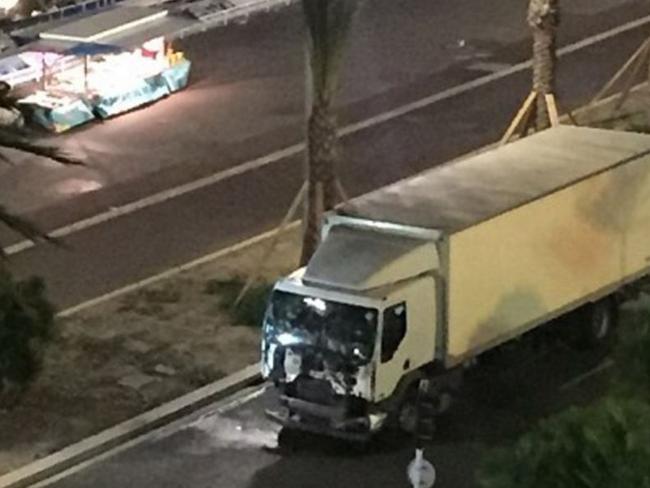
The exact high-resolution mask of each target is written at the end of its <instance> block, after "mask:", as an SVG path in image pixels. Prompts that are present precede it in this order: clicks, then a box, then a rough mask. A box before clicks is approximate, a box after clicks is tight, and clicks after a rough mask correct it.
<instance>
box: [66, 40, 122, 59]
mask: <svg viewBox="0 0 650 488" xmlns="http://www.w3.org/2000/svg"><path fill="white" fill-rule="evenodd" d="M122 51H124V48H122V47H120V46H114V45H111V44H100V43H96V42H80V43H78V44H75V45H73V46H72V47H70V48H68V49H66V50H65V51H64V52H63V53H62V54H66V55H72V56H97V55H100V54H114V53H119V52H122Z"/></svg>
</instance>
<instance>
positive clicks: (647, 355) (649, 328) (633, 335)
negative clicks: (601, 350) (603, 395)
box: [613, 311, 650, 402]
mask: <svg viewBox="0 0 650 488" xmlns="http://www.w3.org/2000/svg"><path fill="white" fill-rule="evenodd" d="M614 360H615V363H616V374H615V376H614V383H613V390H614V392H615V393H617V394H621V395H623V396H627V397H639V398H641V399H644V400H645V401H646V402H650V313H648V312H647V311H642V312H641V311H639V312H636V313H631V314H629V317H627V319H626V320H625V323H624V324H623V326H622V327H621V329H620V331H619V341H618V344H617V346H616V349H615V350H614Z"/></svg>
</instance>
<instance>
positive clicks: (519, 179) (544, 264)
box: [338, 127, 650, 366]
mask: <svg viewBox="0 0 650 488" xmlns="http://www.w3.org/2000/svg"><path fill="white" fill-rule="evenodd" d="M338 213H339V214H342V215H345V216H349V217H356V218H360V219H366V220H371V221H377V222H387V223H393V224H400V225H406V226H412V227H418V228H424V229H430V230H435V231H438V232H439V233H440V234H439V235H440V237H439V238H438V239H437V240H436V247H437V250H438V254H439V256H438V259H437V260H436V261H437V263H436V265H437V266H439V269H438V270H437V272H436V275H437V277H438V281H439V285H438V286H439V287H442V289H443V296H444V302H445V303H444V305H443V307H442V308H443V310H442V324H441V325H443V329H444V330H443V332H442V334H440V335H439V337H440V339H441V345H440V347H439V348H438V350H439V356H440V357H439V359H441V360H443V361H444V362H445V363H446V364H447V365H448V366H453V365H454V364H457V363H459V362H461V361H463V360H465V359H466V358H469V357H471V356H474V355H476V354H478V353H480V352H482V351H484V350H486V349H489V348H491V347H493V346H495V345H497V344H499V343H501V342H503V341H506V340H508V339H510V338H512V337H515V336H517V335H519V334H521V333H523V332H525V331H526V330H528V329H530V328H532V327H534V326H536V325H538V324H540V323H542V322H545V321H547V320H549V319H551V318H553V317H555V316H557V315H559V314H561V313H563V312H565V311H568V310H570V309H572V308H575V307H577V306H579V305H581V304H583V303H585V302H587V301H590V300H596V299H598V298H600V297H602V296H605V295H607V294H608V293H610V292H611V291H613V290H615V289H617V288H619V287H620V286H621V285H623V284H625V283H626V282H629V281H632V280H634V279H636V278H638V277H640V276H642V275H644V274H646V273H648V271H649V269H650V136H648V135H642V134H636V133H629V132H627V133H624V132H614V131H607V130H601V129H593V128H579V127H558V128H555V129H550V130H547V131H543V132H541V133H538V134H535V135H533V136H530V137H527V138H525V139H522V140H519V141H516V142H514V143H511V144H508V145H506V146H503V147H500V148H497V149H494V150H490V151H486V152H483V153H480V154H478V155H475V156H472V157H469V158H467V159H464V160H461V161H457V162H452V163H448V164H445V165H442V166H439V167H437V168H434V169H432V170H429V171H427V172H425V173H422V174H420V175H417V176H415V177H412V178H409V179H407V180H403V181H400V182H397V183H395V184H393V185H390V186H388V187H385V188H382V189H380V190H377V191H375V192H372V193H369V194H367V195H364V196H362V197H359V198H357V199H354V200H352V201H350V202H348V203H346V204H344V205H343V206H341V207H340V208H339V209H338ZM432 299H433V297H432ZM435 323H436V321H435V318H433V317H432V321H431V327H435Z"/></svg>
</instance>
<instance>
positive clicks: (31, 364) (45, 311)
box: [0, 269, 54, 404]
mask: <svg viewBox="0 0 650 488" xmlns="http://www.w3.org/2000/svg"><path fill="white" fill-rule="evenodd" d="M53 328H54V310H53V307H52V306H51V305H50V304H49V302H48V301H47V300H46V298H45V285H44V283H43V281H42V280H41V279H39V278H30V279H28V280H24V281H16V280H14V279H13V278H12V276H11V275H10V274H9V273H8V272H7V271H6V270H4V269H0V404H2V403H3V398H4V399H5V401H6V396H5V395H6V394H8V393H10V392H14V391H16V390H17V389H20V388H22V387H25V386H26V385H27V384H28V383H29V382H30V381H31V380H32V379H33V378H34V376H35V374H36V373H37V372H38V370H39V367H40V365H41V359H40V358H41V354H40V351H41V347H42V346H43V344H44V342H45V341H46V340H47V339H49V338H50V337H51V336H52V332H53Z"/></svg>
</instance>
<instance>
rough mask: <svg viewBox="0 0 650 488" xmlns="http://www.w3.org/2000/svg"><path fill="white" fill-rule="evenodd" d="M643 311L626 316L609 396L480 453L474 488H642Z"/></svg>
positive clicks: (645, 452)
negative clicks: (510, 443)
mask: <svg viewBox="0 0 650 488" xmlns="http://www.w3.org/2000/svg"><path fill="white" fill-rule="evenodd" d="M649 351H650V313H648V312H647V311H637V312H633V313H627V314H626V320H625V321H624V324H623V325H622V326H621V328H620V330H619V341H618V344H617V346H616V348H615V350H614V353H613V356H614V359H615V364H616V373H615V374H614V376H613V381H612V383H611V396H610V397H609V398H608V399H605V400H603V401H601V402H599V403H597V404H595V405H593V406H590V407H585V408H578V407H574V408H571V409H569V410H568V411H565V412H563V413H560V414H558V415H556V416H554V417H551V418H550V419H548V420H544V421H542V422H541V423H540V424H539V425H538V426H537V427H535V429H533V430H532V431H531V432H529V433H527V434H525V435H524V436H522V437H521V438H520V439H519V440H518V441H517V442H516V443H515V445H514V446H511V447H508V448H505V449H499V450H494V451H491V452H490V453H488V455H487V456H486V457H485V459H484V462H483V463H482V465H481V467H480V469H479V474H478V477H479V482H480V486H481V487H482V488H510V487H515V486H516V487H518V488H537V487H540V488H542V487H550V486H553V487H556V488H562V487H577V488H580V487H584V488H600V487H603V488H604V487H608V486H634V487H650V470H648V466H650V353H649Z"/></svg>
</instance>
